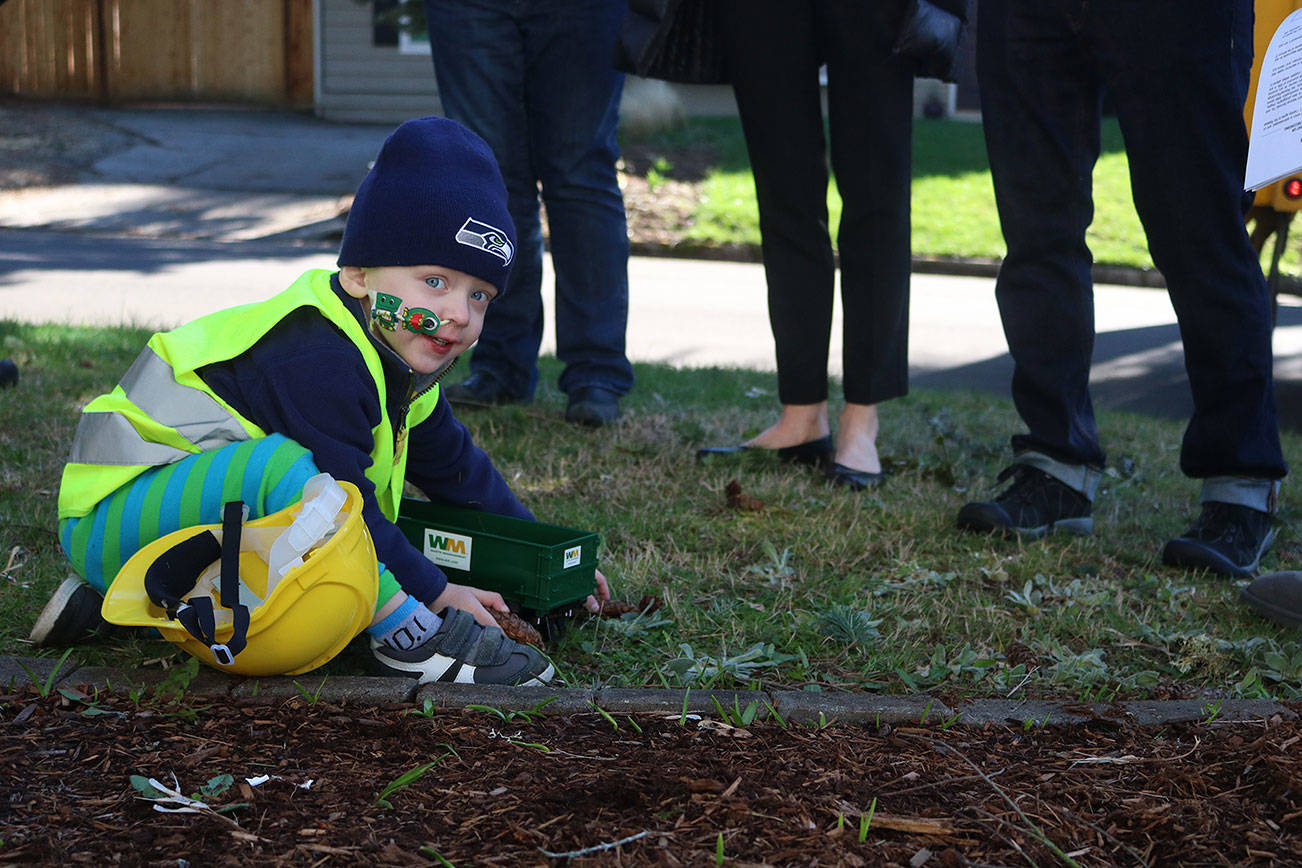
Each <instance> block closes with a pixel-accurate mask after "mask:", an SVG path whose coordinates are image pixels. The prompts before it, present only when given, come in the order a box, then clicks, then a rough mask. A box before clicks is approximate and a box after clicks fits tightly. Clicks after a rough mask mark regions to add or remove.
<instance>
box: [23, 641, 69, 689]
mask: <svg viewBox="0 0 1302 868" xmlns="http://www.w3.org/2000/svg"><path fill="white" fill-rule="evenodd" d="M70 654H72V649H71V648H69V649H68V650H66V651H64V652H63V654H62V656H60V657H59V660H58V662H56V663H55V664H54V668H53V669H51V670H50V675H49V677H48V678H46V679H45V681H41V679H40V678H39V677H38V676H37V675H36V673H35V672H33V671H32V670H31V668H30V667H29V666H28V665H27V664H26V663H24V662H23V661H21V660H19V661H18V665H19V666H21V667H23V671H24V672H26V673H27V677H28V678H30V679H32V684H33V685H34V686H35V687H36V692H37V693H39V694H41V696H42V697H45V696H49V695H50V691H51V690H53V689H54V682H55V680H56V679H57V678H58V677H59V675H60V674H61V673H62V671H63V664H64V663H65V662H67V660H68V656H69V655H70Z"/></svg>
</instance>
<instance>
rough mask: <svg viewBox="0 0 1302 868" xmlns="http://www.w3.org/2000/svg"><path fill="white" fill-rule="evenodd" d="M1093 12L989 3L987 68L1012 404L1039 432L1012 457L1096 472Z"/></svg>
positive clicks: (1072, 3) (982, 9)
mask: <svg viewBox="0 0 1302 868" xmlns="http://www.w3.org/2000/svg"><path fill="white" fill-rule="evenodd" d="M1082 5H1083V4H1082V3H1081V2H1080V0H1045V2H1043V3H1021V2H1010V0H982V2H981V3H980V4H979V7H978V9H979V15H980V19H979V23H978V27H977V43H978V44H977V52H978V58H977V70H978V73H979V76H980V83H981V109H982V117H983V120H984V129H985V136H986V146H987V150H988V152H989V156H990V169H991V174H992V178H993V181H994V187H995V201H996V204H997V206H998V210H999V220H1000V224H1001V227H1002V229H1003V234H1004V240H1005V242H1006V244H1007V254H1006V255H1005V257H1004V261H1003V265H1002V266H1001V268H1000V270H999V277H998V280H997V282H996V289H995V294H996V297H997V299H998V302H999V312H1000V317H1001V319H1002V321H1003V326H1004V334H1005V336H1006V337H1007V339H1008V348H1009V352H1010V354H1011V355H1012V357H1013V362H1014V372H1013V382H1012V394H1013V401H1014V403H1015V405H1016V407H1017V411H1018V413H1019V414H1020V415H1021V417H1022V421H1023V422H1024V423H1025V424H1026V426H1027V429H1028V431H1027V433H1026V434H1021V435H1018V436H1016V437H1014V438H1013V450H1014V453H1024V452H1028V451H1030V452H1037V453H1041V454H1043V455H1044V456H1047V457H1048V458H1050V459H1052V460H1054V461H1056V462H1058V463H1061V464H1062V465H1065V466H1069V467H1081V466H1087V467H1090V468H1094V469H1097V468H1100V467H1101V466H1102V465H1103V462H1104V455H1103V451H1102V449H1101V448H1100V446H1099V443H1098V432H1097V428H1096V425H1095V421H1094V411H1093V405H1092V403H1091V400H1090V395H1089V369H1090V358H1091V355H1092V353H1093V347H1094V301H1093V284H1092V282H1091V277H1090V266H1091V256H1090V252H1089V248H1088V247H1087V246H1086V244H1085V230H1086V228H1087V227H1088V226H1089V224H1090V221H1091V220H1092V219H1093V216H1094V204H1093V196H1092V192H1091V175H1092V171H1093V167H1094V163H1095V161H1096V160H1097V159H1098V153H1099V115H1100V106H1101V88H1100V83H1099V78H1098V74H1097V72H1096V70H1095V69H1094V67H1093V63H1092V61H1091V60H1090V59H1089V57H1088V55H1087V54H1086V52H1085V50H1084V48H1083V46H1082V44H1081V39H1080V35H1079V33H1078V32H1077V30H1076V23H1075V15H1076V14H1078V13H1079V10H1080V8H1081V7H1082ZM1064 472H1065V471H1064ZM1072 473H1073V475H1074V471H1072ZM1063 481H1064V482H1068V480H1067V479H1063ZM1068 484H1071V483H1070V482H1068Z"/></svg>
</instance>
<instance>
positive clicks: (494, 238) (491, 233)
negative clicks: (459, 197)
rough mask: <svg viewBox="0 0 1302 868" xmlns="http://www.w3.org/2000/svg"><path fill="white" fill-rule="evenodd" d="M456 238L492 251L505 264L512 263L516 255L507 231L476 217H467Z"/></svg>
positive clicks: (470, 245)
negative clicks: (482, 221)
mask: <svg viewBox="0 0 1302 868" xmlns="http://www.w3.org/2000/svg"><path fill="white" fill-rule="evenodd" d="M456 238H457V243H458V244H464V245H466V246H467V247H475V248H478V249H479V250H484V251H486V252H488V253H491V254H493V255H494V256H496V257H497V258H498V259H500V260H502V264H504V265H510V264H511V259H512V258H514V256H515V248H514V247H512V246H511V239H510V238H509V237H508V236H507V234H506V233H505V232H503V231H502V230H501V229H498V228H497V227H495V226H489V225H488V224H487V223H481V222H480V221H478V220H476V219H475V218H474V217H467V218H466V222H465V223H463V224H462V225H461V228H460V229H458V230H457V235H456Z"/></svg>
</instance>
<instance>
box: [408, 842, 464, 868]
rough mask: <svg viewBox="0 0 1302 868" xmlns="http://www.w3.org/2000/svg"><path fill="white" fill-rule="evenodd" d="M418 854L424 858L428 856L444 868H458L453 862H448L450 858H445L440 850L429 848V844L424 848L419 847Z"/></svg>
mask: <svg viewBox="0 0 1302 868" xmlns="http://www.w3.org/2000/svg"><path fill="white" fill-rule="evenodd" d="M417 852H418V853H420V854H421V855H422V856H428V857H429V858H431V859H433V860H434V861H435V862H437V863H438V864H440V865H442V866H444V868H456V866H455V865H453V864H452V863H451V862H449V861H448V858H447V857H446V856H444V855H443V854H442V853H440V852H439V851H438V850H435V849H434V848H433V847H431V846H429V845H428V844H426V845H425V846H423V847H418V848H417Z"/></svg>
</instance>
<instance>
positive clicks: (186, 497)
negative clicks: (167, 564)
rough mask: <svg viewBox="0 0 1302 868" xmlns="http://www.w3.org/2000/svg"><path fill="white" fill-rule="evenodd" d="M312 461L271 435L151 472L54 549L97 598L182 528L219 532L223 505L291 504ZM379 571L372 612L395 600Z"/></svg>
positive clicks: (78, 521)
mask: <svg viewBox="0 0 1302 868" xmlns="http://www.w3.org/2000/svg"><path fill="white" fill-rule="evenodd" d="M319 472H320V471H318V470H317V466H316V462H315V461H314V460H313V459H312V453H311V452H309V451H308V450H307V449H304V448H303V447H302V446H300V445H299V444H297V443H295V442H294V441H293V440H290V439H289V438H287V437H284V436H282V435H280V434H272V435H270V436H267V437H263V438H260V439H257V440H244V441H241V442H239V443H231V444H229V445H227V446H223V447H222V448H221V449H214V450H213V451H211V452H200V453H198V454H196V455H191V456H190V457H189V458H185V459H183V460H181V461H178V462H176V463H174V464H165V465H162V466H160V467H153V468H150V469H149V470H146V471H145V472H144V473H142V474H140V475H139V476H137V477H136V478H135V479H133V480H132V481H131V482H128V483H127V484H126V485H124V486H122V487H121V488H119V489H118V490H117V491H115V492H113V493H112V494H110V495H109V496H108V497H106V498H104V499H103V500H101V501H100V502H99V503H98V504H97V505H96V506H95V508H94V509H93V510H91V512H90V513H89V514H87V515H85V516H82V517H80V518H68V519H64V520H63V521H61V522H60V523H59V542H60V543H61V544H62V545H63V551H64V553H65V554H66V555H67V556H68V560H70V561H71V562H72V567H73V569H74V570H76V571H77V574H78V575H80V576H81V577H82V578H84V579H85V580H86V581H88V582H90V584H91V585H92V586H94V587H95V589H96V590H98V591H99V592H100V593H104V592H105V591H107V590H108V586H109V584H110V583H111V582H112V581H113V579H114V577H116V576H117V574H118V572H119V571H120V570H121V569H122V565H123V564H125V563H126V562H127V561H128V560H129V559H130V558H131V556H132V555H134V554H135V553H136V552H138V551H139V550H140V549H142V548H144V547H145V546H147V545H149V544H150V543H151V542H153V541H154V540H157V539H161V538H162V537H164V536H167V535H168V534H169V533H173V532H174V531H178V530H181V529H182V528H187V527H195V526H196V525H201V524H221V520H222V517H221V513H222V505H223V504H225V503H226V502H228V501H231V500H242V501H244V503H245V504H246V505H247V506H248V508H249V518H250V519H254V518H262V517H264V516H267V515H271V514H272V513H275V512H279V511H280V510H282V509H285V508H286V507H289V506H292V505H293V504H295V503H297V502H298V500H299V499H300V498H301V497H302V494H303V484H304V483H306V482H307V481H308V479H310V478H312V477H313V476H315V475H316V474H317V473H319ZM399 590H401V589H400V587H399V585H398V580H397V579H396V578H394V575H393V573H391V572H390V571H389V570H388V569H386V568H385V566H384V564H380V596H379V600H378V601H377V608H379V607H382V606H384V604H385V603H387V602H388V601H389V600H390V599H391V598H392V597H393V595H394V594H396V593H398V592H399Z"/></svg>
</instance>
